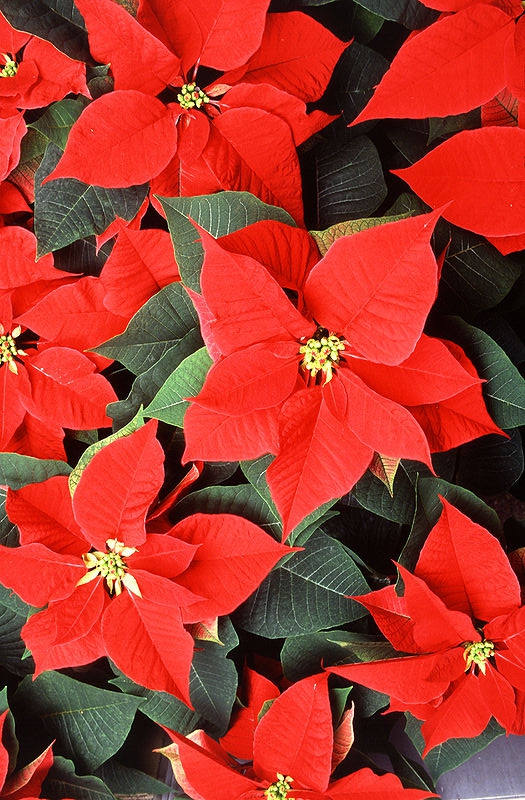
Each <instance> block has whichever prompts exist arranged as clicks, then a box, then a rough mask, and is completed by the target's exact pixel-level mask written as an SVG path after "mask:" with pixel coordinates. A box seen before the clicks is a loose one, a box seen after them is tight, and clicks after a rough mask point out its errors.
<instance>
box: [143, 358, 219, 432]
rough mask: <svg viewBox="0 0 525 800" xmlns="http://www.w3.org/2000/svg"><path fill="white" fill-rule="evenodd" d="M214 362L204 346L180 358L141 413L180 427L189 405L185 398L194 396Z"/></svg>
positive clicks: (182, 424)
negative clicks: (176, 365)
mask: <svg viewBox="0 0 525 800" xmlns="http://www.w3.org/2000/svg"><path fill="white" fill-rule="evenodd" d="M212 364H213V361H212V359H211V358H210V356H209V355H208V351H207V350H206V348H205V347H201V348H200V349H199V350H196V351H195V352H194V353H191V355H189V356H186V358H185V359H184V360H183V361H181V363H180V364H179V366H178V367H177V368H176V369H175V370H174V371H173V372H172V373H171V375H170V376H169V378H167V380H166V381H165V383H164V384H163V385H162V387H161V388H160V389H159V391H158V392H157V394H156V395H155V397H154V398H153V400H152V401H151V403H150V404H149V405H148V406H147V408H145V409H144V416H146V417H154V418H155V419H160V420H162V421H163V422H167V423H168V424H169V425H176V426H178V427H179V428H182V427H183V426H184V415H185V413H186V409H187V408H188V406H189V402H188V401H187V400H185V399H184V398H185V397H194V396H195V395H197V394H198V393H199V392H200V390H201V389H202V386H203V384H204V380H205V378H206V375H207V373H208V370H209V369H210V367H211V365H212Z"/></svg>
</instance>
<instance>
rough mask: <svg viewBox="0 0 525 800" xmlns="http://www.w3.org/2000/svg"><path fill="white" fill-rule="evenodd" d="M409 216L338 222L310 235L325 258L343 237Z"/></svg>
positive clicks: (399, 215) (311, 232)
mask: <svg viewBox="0 0 525 800" xmlns="http://www.w3.org/2000/svg"><path fill="white" fill-rule="evenodd" d="M408 216H409V215H408V214H396V215H394V216H391V217H368V218H367V219H349V220H346V221H345V222H336V224H335V225H330V227H329V228H327V229H326V230H324V231H309V233H310V234H311V236H313V237H314V239H315V241H316V244H317V247H318V248H319V252H320V253H321V255H322V256H324V255H325V253H326V252H327V251H328V248H329V247H330V246H331V245H332V244H333V243H334V242H335V240H336V239H339V238H340V237H341V236H349V235H351V234H352V233H359V231H364V230H366V228H375V227H376V226H377V225H385V224H386V223H387V222H397V221H398V220H400V219H406V218H407V217H408Z"/></svg>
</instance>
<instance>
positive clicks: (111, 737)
mask: <svg viewBox="0 0 525 800" xmlns="http://www.w3.org/2000/svg"><path fill="white" fill-rule="evenodd" d="M142 702H143V701H142V699H141V698H138V697H132V696H130V695H125V694H121V693H120V692H111V691H108V690H107V689H99V688H97V687H96V686H90V685H89V684H86V683H81V682H80V681H76V680H74V679H73V678H69V677H67V675H62V674H61V673H60V672H53V671H50V672H43V673H42V674H41V675H39V676H38V677H37V678H35V679H34V680H32V679H31V678H30V677H27V678H24V680H23V681H22V682H21V684H20V686H19V687H18V689H17V692H16V703H17V704H21V705H22V706H24V707H25V708H27V709H30V713H31V714H32V715H33V716H36V717H39V718H40V719H41V721H42V723H43V725H44V727H45V728H46V730H47V732H48V733H49V735H50V737H51V738H52V739H56V740H57V745H58V746H57V749H58V750H60V751H61V752H62V753H64V754H65V755H66V756H68V757H71V758H72V759H74V761H75V764H76V765H77V767H78V768H79V769H81V770H82V771H83V772H87V773H89V772H91V771H92V770H95V769H97V768H98V767H100V765H101V764H103V763H104V761H107V759H108V758H110V757H111V756H112V755H114V754H115V753H116V752H117V750H119V749H120V747H122V745H123V743H124V741H125V739H126V737H127V735H128V733H129V731H130V728H131V724H132V722H133V719H134V717H135V712H136V711H137V709H138V708H139V706H140V705H141V704H142Z"/></svg>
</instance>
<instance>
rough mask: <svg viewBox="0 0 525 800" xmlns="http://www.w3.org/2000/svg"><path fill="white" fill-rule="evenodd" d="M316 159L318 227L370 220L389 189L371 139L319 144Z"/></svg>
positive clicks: (315, 153) (353, 139) (363, 137)
mask: <svg viewBox="0 0 525 800" xmlns="http://www.w3.org/2000/svg"><path fill="white" fill-rule="evenodd" d="M309 157H311V156H309ZM313 158H314V159H315V173H316V182H317V196H318V197H317V220H316V226H318V227H319V228H321V229H323V228H328V226H330V225H334V224H336V223H338V222H346V221H348V220H349V219H360V218H362V217H367V216H369V215H371V214H373V213H374V211H376V210H377V209H378V207H379V206H380V205H381V203H382V202H383V200H384V199H385V197H386V193H387V189H386V184H385V179H384V177H383V168H382V165H381V159H380V158H379V153H378V151H377V149H376V147H375V145H374V143H373V142H372V140H371V139H369V138H368V136H357V137H354V138H350V139H346V140H345V141H343V142H328V143H326V144H322V145H319V146H318V147H316V148H315V150H314V151H313Z"/></svg>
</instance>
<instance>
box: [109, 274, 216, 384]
mask: <svg viewBox="0 0 525 800" xmlns="http://www.w3.org/2000/svg"><path fill="white" fill-rule="evenodd" d="M200 347H202V338H201V335H200V328H199V322H198V318H197V314H196V312H195V309H194V307H193V303H192V302H191V300H190V298H189V297H188V293H187V292H186V290H185V289H184V286H183V285H182V284H181V283H170V284H168V286H165V287H164V289H161V290H160V292H157V294H156V295H154V296H153V297H152V298H151V299H150V300H148V301H147V303H145V304H144V305H143V306H142V308H140V309H139V310H138V311H137V313H136V314H135V315H134V316H133V317H132V318H131V320H130V322H129V324H128V326H127V328H126V330H125V331H124V332H123V333H121V334H119V335H118V336H114V337H113V339H109V341H107V342H104V344H101V345H99V346H98V347H97V348H96V352H97V353H100V354H101V355H104V356H106V357H107V358H113V359H115V361H119V362H120V363H121V364H123V365H124V366H125V367H126V369H129V371H130V372H132V373H133V374H134V375H140V374H141V373H142V372H146V371H147V370H148V369H150V367H152V366H154V365H155V364H156V363H157V362H158V361H159V360H160V359H161V358H162V357H163V356H164V354H165V353H167V352H168V350H175V351H176V354H177V357H178V358H179V363H180V362H181V361H182V360H183V359H184V358H185V357H186V356H187V355H189V354H190V353H193V352H194V351H195V350H197V349H198V348H200ZM174 368H175V365H173V366H172V367H171V369H172V370H173V369H174ZM170 371H171V370H170ZM168 374H169V372H168Z"/></svg>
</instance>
